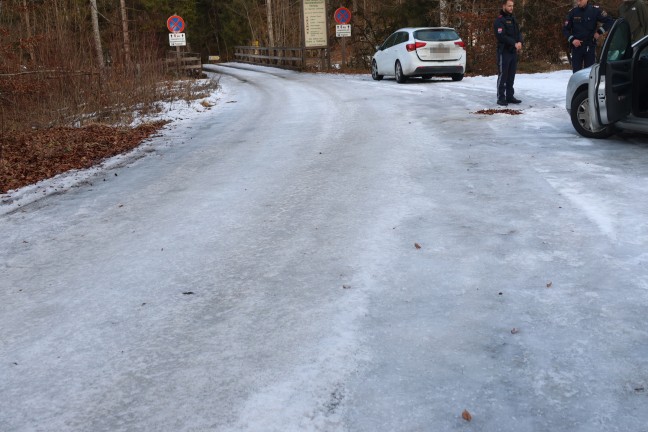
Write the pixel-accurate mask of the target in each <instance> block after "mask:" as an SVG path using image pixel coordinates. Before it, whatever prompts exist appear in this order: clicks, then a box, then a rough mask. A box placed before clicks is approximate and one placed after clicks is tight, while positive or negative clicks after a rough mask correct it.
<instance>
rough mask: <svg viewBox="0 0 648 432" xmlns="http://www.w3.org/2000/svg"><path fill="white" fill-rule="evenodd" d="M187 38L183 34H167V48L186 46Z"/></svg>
mask: <svg viewBox="0 0 648 432" xmlns="http://www.w3.org/2000/svg"><path fill="white" fill-rule="evenodd" d="M186 45H187V38H186V37H185V34H184V33H169V46H186Z"/></svg>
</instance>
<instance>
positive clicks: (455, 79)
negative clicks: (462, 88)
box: [452, 74, 464, 81]
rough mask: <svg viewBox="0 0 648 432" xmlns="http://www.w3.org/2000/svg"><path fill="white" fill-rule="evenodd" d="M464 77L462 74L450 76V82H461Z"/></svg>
mask: <svg viewBox="0 0 648 432" xmlns="http://www.w3.org/2000/svg"><path fill="white" fill-rule="evenodd" d="M463 77H464V74H452V81H461V80H462V79H463Z"/></svg>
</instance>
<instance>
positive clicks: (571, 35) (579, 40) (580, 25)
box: [563, 0, 614, 72]
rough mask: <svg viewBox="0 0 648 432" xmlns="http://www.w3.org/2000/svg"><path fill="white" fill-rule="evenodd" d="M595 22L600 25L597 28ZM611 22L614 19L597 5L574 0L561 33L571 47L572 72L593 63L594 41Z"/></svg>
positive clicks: (585, 0)
mask: <svg viewBox="0 0 648 432" xmlns="http://www.w3.org/2000/svg"><path fill="white" fill-rule="evenodd" d="M597 23H601V24H602V26H601V27H598V28H597ZM612 24H614V19H612V18H611V17H610V16H608V14H607V12H605V11H604V10H602V9H601V8H599V7H598V6H592V5H590V4H589V3H588V0H577V1H576V7H575V8H574V9H572V10H571V11H569V14H567V18H566V19H565V25H564V26H563V34H564V35H565V37H566V38H567V41H568V42H569V45H570V47H571V57H572V69H573V71H574V72H577V71H579V70H581V69H583V68H584V67H585V68H586V67H590V66H592V65H593V64H594V60H595V58H596V42H597V40H598V38H599V37H601V35H602V34H604V33H605V32H606V31H608V30H610V27H612Z"/></svg>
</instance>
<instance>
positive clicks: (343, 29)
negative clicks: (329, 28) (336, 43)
mask: <svg viewBox="0 0 648 432" xmlns="http://www.w3.org/2000/svg"><path fill="white" fill-rule="evenodd" d="M335 36H337V37H351V24H338V25H336V26H335Z"/></svg>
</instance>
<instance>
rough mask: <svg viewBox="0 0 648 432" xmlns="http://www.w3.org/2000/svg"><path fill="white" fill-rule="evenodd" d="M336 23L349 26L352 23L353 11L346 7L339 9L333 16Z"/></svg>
mask: <svg viewBox="0 0 648 432" xmlns="http://www.w3.org/2000/svg"><path fill="white" fill-rule="evenodd" d="M333 18H335V22H336V23H338V24H348V23H350V22H351V11H350V10H349V9H347V8H345V7H341V8H337V9H336V10H335V13H334V14H333Z"/></svg>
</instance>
